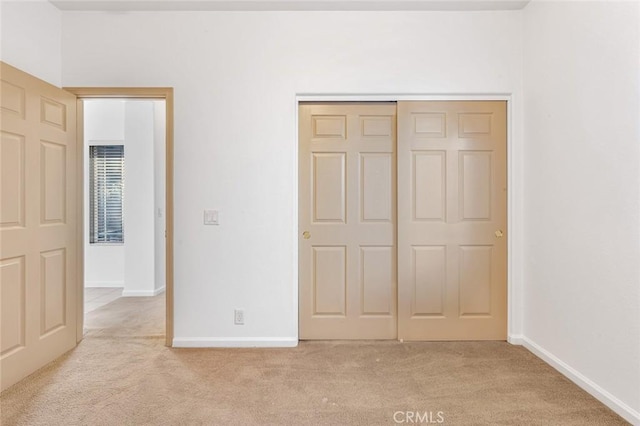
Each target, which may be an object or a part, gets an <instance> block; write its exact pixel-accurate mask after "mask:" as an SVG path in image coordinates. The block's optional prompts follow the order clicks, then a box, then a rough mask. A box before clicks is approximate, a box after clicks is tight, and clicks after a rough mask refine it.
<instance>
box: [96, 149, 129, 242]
mask: <svg viewBox="0 0 640 426" xmlns="http://www.w3.org/2000/svg"><path fill="white" fill-rule="evenodd" d="M89 157H90V174H91V177H90V181H89V186H90V195H89V198H90V204H91V205H90V211H91V218H90V223H91V231H90V234H91V236H90V242H91V243H123V242H124V220H123V210H122V207H123V203H122V201H123V199H124V146H123V145H95V146H90V147H89Z"/></svg>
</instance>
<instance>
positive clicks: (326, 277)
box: [313, 247, 347, 316]
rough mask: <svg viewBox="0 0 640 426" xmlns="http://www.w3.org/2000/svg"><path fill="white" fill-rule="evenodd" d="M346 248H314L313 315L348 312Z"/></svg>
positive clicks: (342, 314)
mask: <svg viewBox="0 0 640 426" xmlns="http://www.w3.org/2000/svg"><path fill="white" fill-rule="evenodd" d="M346 261H347V256H346V248H345V247H314V248H313V315H338V316H344V315H345V314H346V289H347V287H346V286H347V282H346V266H347V265H346Z"/></svg>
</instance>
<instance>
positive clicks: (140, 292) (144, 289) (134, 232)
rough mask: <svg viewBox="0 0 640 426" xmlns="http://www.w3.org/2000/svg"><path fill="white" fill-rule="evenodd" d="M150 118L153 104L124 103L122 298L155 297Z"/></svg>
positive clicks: (145, 102)
mask: <svg viewBox="0 0 640 426" xmlns="http://www.w3.org/2000/svg"><path fill="white" fill-rule="evenodd" d="M153 118H154V108H153V102H151V101H127V102H125V120H124V127H125V146H124V150H125V153H124V155H125V195H124V228H125V231H124V232H125V237H124V238H125V243H124V250H125V264H124V276H125V278H124V279H125V288H124V291H123V292H122V295H123V296H152V295H154V294H155V283H154V279H155V266H154V256H155V248H154V242H155V237H154V229H155V220H154V209H155V202H154V197H155V192H154V175H153V174H154V171H153V160H154V153H153V150H154V136H153V134H154V124H153Z"/></svg>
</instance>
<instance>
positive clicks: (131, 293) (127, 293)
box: [122, 287, 165, 297]
mask: <svg viewBox="0 0 640 426" xmlns="http://www.w3.org/2000/svg"><path fill="white" fill-rule="evenodd" d="M164 290H165V287H161V288H157V289H155V290H123V291H122V297H152V296H157V295H159V294H160V293H164Z"/></svg>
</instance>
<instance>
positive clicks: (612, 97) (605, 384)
mask: <svg viewBox="0 0 640 426" xmlns="http://www.w3.org/2000/svg"><path fill="white" fill-rule="evenodd" d="M639 23H640V3H637V2H540V1H534V2H532V3H531V4H530V5H529V6H527V8H526V9H525V38H524V41H525V43H524V53H525V62H524V81H525V123H526V124H525V125H526V133H525V134H526V139H525V144H526V148H525V167H526V175H525V194H526V196H525V200H526V201H525V211H526V219H525V259H526V264H525V277H526V284H525V285H526V287H525V295H524V296H525V297H524V302H525V318H524V334H525V343H526V344H527V346H528V347H529V348H530V349H532V350H533V351H534V352H536V353H538V354H539V355H541V356H542V357H543V358H545V359H547V360H548V361H549V362H551V363H553V364H554V365H555V366H556V367H558V368H560V369H561V370H563V371H564V372H565V373H566V374H568V375H569V376H570V377H572V378H573V379H574V380H575V381H577V382H578V383H579V384H581V385H582V386H583V387H585V388H587V389H589V390H590V391H591V392H592V393H593V394H594V395H597V396H599V397H600V399H601V400H603V401H604V402H605V403H607V404H608V405H610V406H611V407H612V408H614V409H616V410H617V411H618V412H619V413H620V414H622V415H624V416H625V417H626V418H627V420H629V421H630V422H632V423H634V424H640V414H639V412H640V266H639V265H640V262H639V259H640V242H639V241H640V240H639V236H640V228H639V226H640V209H639V207H640V204H639V203H640V145H639V141H640V91H639V85H638V84H639V78H640V69H639V65H640V33H639V31H638V26H639Z"/></svg>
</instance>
